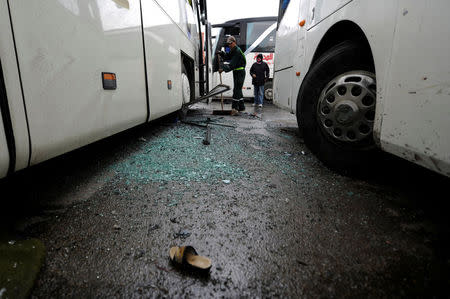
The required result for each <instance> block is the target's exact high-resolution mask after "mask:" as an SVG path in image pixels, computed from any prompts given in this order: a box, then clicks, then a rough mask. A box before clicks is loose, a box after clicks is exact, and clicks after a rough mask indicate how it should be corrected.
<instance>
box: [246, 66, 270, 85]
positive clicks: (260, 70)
mask: <svg viewBox="0 0 450 299" xmlns="http://www.w3.org/2000/svg"><path fill="white" fill-rule="evenodd" d="M253 74H255V75H256V78H253ZM250 75H251V76H252V84H253V85H256V86H261V85H264V83H265V82H266V81H267V79H269V66H268V65H267V63H265V62H264V61H262V62H261V63H257V62H255V63H254V64H253V65H252V67H251V68H250Z"/></svg>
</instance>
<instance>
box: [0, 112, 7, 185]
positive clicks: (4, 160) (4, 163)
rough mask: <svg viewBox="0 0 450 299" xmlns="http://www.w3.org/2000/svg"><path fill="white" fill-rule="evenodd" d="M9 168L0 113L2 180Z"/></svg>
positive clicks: (0, 176)
mask: <svg viewBox="0 0 450 299" xmlns="http://www.w3.org/2000/svg"><path fill="white" fill-rule="evenodd" d="M8 167H9V153H8V145H7V143H6V136H5V130H4V128H3V119H2V114H1V111H0V178H3V177H5V176H6V174H7V173H8Z"/></svg>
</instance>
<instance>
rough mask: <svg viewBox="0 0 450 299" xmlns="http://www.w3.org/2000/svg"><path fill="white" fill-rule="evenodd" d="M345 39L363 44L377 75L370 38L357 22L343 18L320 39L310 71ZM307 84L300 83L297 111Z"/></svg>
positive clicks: (297, 111)
mask: <svg viewBox="0 0 450 299" xmlns="http://www.w3.org/2000/svg"><path fill="white" fill-rule="evenodd" d="M345 41H354V42H357V43H359V44H361V45H362V46H363V49H364V51H366V52H365V54H366V55H367V57H370V58H369V59H370V60H371V61H370V62H369V63H370V64H371V66H372V69H373V72H374V74H375V75H376V69H375V61H374V59H373V52H372V48H371V47H370V43H369V40H368V39H367V36H366V34H365V33H364V31H363V30H362V29H361V27H360V26H358V25H357V24H356V23H355V22H352V21H349V20H342V21H339V22H337V23H336V24H334V25H333V26H331V27H330V28H329V29H328V31H327V32H326V33H325V34H324V36H323V37H322V39H321V40H320V42H319V44H318V46H317V48H316V50H315V52H314V55H313V58H312V59H311V62H310V64H309V68H308V72H309V70H310V69H311V67H312V66H313V65H314V63H315V62H316V61H317V60H318V59H319V58H320V57H321V56H322V55H323V54H324V53H326V52H327V51H328V50H330V49H331V48H333V47H334V46H337V45H339V44H340V43H343V42H345ZM304 84H305V81H304V80H303V82H302V83H301V84H300V86H299V88H298V89H297V101H296V105H295V109H296V113H299V112H300V106H301V100H300V98H299V95H300V92H301V90H302V87H303V85H304Z"/></svg>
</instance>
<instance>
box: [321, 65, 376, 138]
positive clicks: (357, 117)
mask: <svg viewBox="0 0 450 299" xmlns="http://www.w3.org/2000/svg"><path fill="white" fill-rule="evenodd" d="M375 103H376V81H375V74H373V73H370V72H366V71H353V72H348V73H345V74H342V75H339V76H337V77H336V78H334V79H333V80H331V81H330V83H328V85H327V86H326V87H325V88H324V90H323V91H322V93H321V95H320V98H319V103H318V105H317V117H318V120H319V122H320V127H321V129H322V130H323V131H324V132H325V133H326V134H328V135H329V136H331V137H332V138H333V139H336V140H339V141H344V142H356V141H361V140H364V139H366V138H367V137H368V136H369V135H370V134H371V133H372V132H373V122H374V118H375Z"/></svg>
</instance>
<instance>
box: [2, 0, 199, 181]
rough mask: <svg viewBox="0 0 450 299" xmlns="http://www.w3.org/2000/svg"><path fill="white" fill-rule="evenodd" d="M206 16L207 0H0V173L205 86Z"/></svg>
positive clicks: (167, 107) (176, 102) (156, 112)
mask: <svg viewBox="0 0 450 299" xmlns="http://www.w3.org/2000/svg"><path fill="white" fill-rule="evenodd" d="M169 2H170V4H169ZM206 16H207V14H206V0H174V1H165V0H146V1H143V0H84V1H77V0H47V1H28V0H14V1H12V0H6V1H0V112H1V113H0V178H2V177H5V176H7V175H8V174H11V173H13V172H15V171H18V170H20V169H24V168H26V167H29V166H32V165H35V164H37V163H40V162H42V161H45V160H48V159H51V158H53V157H55V156H58V155H61V154H64V153H66V152H69V151H71V150H74V149H76V148H79V147H81V146H84V145H87V144H89V143H92V142H95V141H97V140H100V139H102V138H105V137H108V136H111V135H113V134H116V133H118V132H120V131H123V130H126V129H129V128H131V127H134V126H137V125H139V124H143V123H146V122H149V121H151V120H154V119H157V118H159V117H161V116H164V115H167V114H169V113H172V112H175V111H177V110H180V109H181V108H182V107H183V104H186V103H189V102H192V101H194V100H195V99H196V98H197V97H200V96H202V95H204V94H205V83H206V81H207V80H206V81H205V79H204V78H205V75H206V77H207V74H206V73H205V71H204V70H205V65H204V64H205V62H204V59H203V51H201V49H204V47H203V45H202V42H203V38H202V32H201V31H202V28H203V27H202V24H203V25H205V24H207V17H206ZM206 69H207V68H206Z"/></svg>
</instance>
